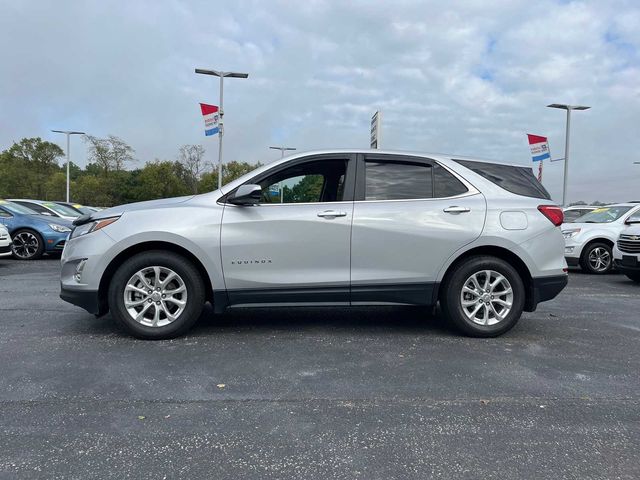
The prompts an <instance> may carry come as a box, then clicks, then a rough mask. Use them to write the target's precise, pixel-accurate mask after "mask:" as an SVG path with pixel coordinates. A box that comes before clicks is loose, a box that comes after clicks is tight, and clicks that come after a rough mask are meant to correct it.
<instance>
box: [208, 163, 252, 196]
mask: <svg viewBox="0 0 640 480" xmlns="http://www.w3.org/2000/svg"><path fill="white" fill-rule="evenodd" d="M261 166H262V164H261V163H256V164H251V163H248V162H238V161H235V160H234V161H232V162H229V163H225V164H223V165H222V184H223V185H226V184H227V183H229V182H232V181H233V180H235V179H237V178H240V177H241V176H242V175H244V174H246V173H249V172H251V171H253V170H255V169H256V168H259V167H261ZM217 188H218V170H217V169H216V170H215V171H213V172H207V173H204V174H203V175H202V177H201V178H200V181H199V182H198V193H206V192H212V191H214V190H216V189H217Z"/></svg>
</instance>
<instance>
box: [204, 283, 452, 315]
mask: <svg viewBox="0 0 640 480" xmlns="http://www.w3.org/2000/svg"><path fill="white" fill-rule="evenodd" d="M438 286H439V284H438V283H437V282H426V283H404V284H403V283H400V284H377V285H352V286H351V287H348V286H344V287H300V288H265V289H239V290H227V291H218V292H214V311H215V312H216V313H220V312H222V311H224V309H225V308H227V307H238V308H246V307H266V306H268V307H277V306H350V305H353V306H357V305H426V306H430V305H435V303H436V301H437V293H438Z"/></svg>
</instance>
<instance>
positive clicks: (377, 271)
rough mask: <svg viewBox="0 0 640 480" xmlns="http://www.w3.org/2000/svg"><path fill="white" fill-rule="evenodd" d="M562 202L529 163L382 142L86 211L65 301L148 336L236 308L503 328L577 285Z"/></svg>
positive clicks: (67, 257) (66, 265)
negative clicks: (406, 310)
mask: <svg viewBox="0 0 640 480" xmlns="http://www.w3.org/2000/svg"><path fill="white" fill-rule="evenodd" d="M562 218H563V214H562V209H561V208H559V207H558V206H556V205H553V202H551V201H550V200H549V194H548V193H547V191H546V190H545V189H544V187H542V185H541V184H540V183H539V182H538V181H537V180H536V179H535V177H534V176H533V175H532V172H531V169H530V168H528V167H521V166H515V165H502V164H496V163H490V162H481V161H475V160H470V159H460V158H451V157H446V156H442V155H421V154H413V153H401V152H380V151H371V150H356V151H352V150H349V151H343V150H337V151H323V152H312V153H304V154H298V155H295V156H292V157H289V158H285V159H282V160H280V161H277V162H274V163H271V164H269V165H266V166H263V167H261V168H258V169H257V170H255V171H253V172H251V173H248V174H247V175H245V176H243V177H241V178H239V179H238V180H235V181H233V182H231V183H230V184H228V185H226V186H224V187H222V189H220V190H216V191H214V192H211V193H206V194H202V195H195V196H191V197H181V198H173V199H164V200H156V201H151V202H143V203H138V204H132V205H124V206H120V207H114V208H110V209H107V210H102V211H100V212H96V213H93V214H90V215H86V216H83V217H81V218H80V219H78V220H76V221H75V222H74V224H75V225H76V227H75V229H74V230H73V232H72V233H71V235H70V238H69V240H68V241H67V243H66V245H65V248H64V252H63V254H62V272H61V284H62V290H61V294H60V296H61V297H62V298H63V299H64V300H66V301H68V302H71V303H73V304H76V305H79V306H82V307H83V308H85V309H86V310H87V311H89V312H90V313H94V314H98V315H100V314H104V313H105V312H107V311H108V310H110V311H111V315H112V316H113V318H114V319H115V320H117V321H118V322H119V323H120V324H121V325H122V326H123V327H124V328H125V329H126V330H127V331H129V332H130V333H131V334H133V335H135V336H137V337H140V338H167V337H172V336H176V335H179V334H182V333H184V332H185V331H187V330H188V329H189V328H190V327H191V326H192V325H193V324H194V322H195V321H196V320H197V319H198V317H199V316H200V314H201V312H202V308H203V305H204V303H205V301H209V302H211V303H212V304H213V308H214V311H215V312H222V311H224V310H225V309H226V308H233V307H264V306H293V305H323V306H326V305H338V306H349V305H425V306H433V305H435V304H436V302H438V301H440V304H441V307H442V311H443V312H444V314H445V315H446V317H447V318H448V319H449V320H450V321H451V322H452V323H453V325H454V326H456V327H457V328H458V329H459V330H460V331H462V332H464V333H465V334H468V335H474V336H482V337H489V336H496V335H499V334H501V333H504V332H506V331H507V330H509V329H510V328H512V327H513V326H514V325H515V324H516V322H517V321H518V319H519V318H520V315H521V313H522V311H523V310H526V311H532V310H534V309H535V308H536V305H537V304H538V303H539V302H543V301H545V300H550V299H552V298H554V297H555V296H556V295H557V294H558V293H559V292H560V291H561V290H562V289H563V288H564V287H565V285H566V284H567V268H566V266H567V265H566V263H565V260H564V256H563V247H564V242H563V240H562V235H561V233H560V229H559V228H558V227H559V225H560V224H561V223H562Z"/></svg>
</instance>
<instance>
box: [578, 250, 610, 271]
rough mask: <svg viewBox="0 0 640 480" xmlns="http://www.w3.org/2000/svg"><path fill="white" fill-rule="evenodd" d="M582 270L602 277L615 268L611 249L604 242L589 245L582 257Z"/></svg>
mask: <svg viewBox="0 0 640 480" xmlns="http://www.w3.org/2000/svg"><path fill="white" fill-rule="evenodd" d="M580 266H581V267H582V270H584V271H585V272H588V273H593V274H596V275H602V274H604V273H607V272H609V271H610V270H611V269H612V268H613V255H612V252H611V247H610V246H609V245H607V244H606V243H604V242H594V243H590V244H589V245H587V246H586V247H585V249H584V251H583V252H582V255H581V256H580Z"/></svg>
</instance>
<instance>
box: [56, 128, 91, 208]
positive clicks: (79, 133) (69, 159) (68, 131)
mask: <svg viewBox="0 0 640 480" xmlns="http://www.w3.org/2000/svg"><path fill="white" fill-rule="evenodd" d="M51 131H52V132H54V133H64V134H65V135H66V136H67V203H68V202H69V163H70V162H71V153H70V151H69V137H70V136H71V135H85V133H84V132H74V131H73V130H51Z"/></svg>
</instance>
